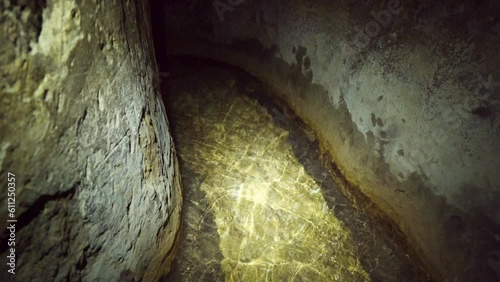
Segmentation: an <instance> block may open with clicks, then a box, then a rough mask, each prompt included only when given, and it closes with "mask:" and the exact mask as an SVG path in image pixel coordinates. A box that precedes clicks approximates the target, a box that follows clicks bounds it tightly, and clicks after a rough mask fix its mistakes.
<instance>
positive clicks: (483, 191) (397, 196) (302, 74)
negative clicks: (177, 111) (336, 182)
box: [163, 0, 500, 281]
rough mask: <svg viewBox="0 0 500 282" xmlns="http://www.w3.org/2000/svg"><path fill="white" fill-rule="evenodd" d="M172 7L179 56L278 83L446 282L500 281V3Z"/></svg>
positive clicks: (171, 38) (171, 29) (171, 28)
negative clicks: (230, 67) (205, 60)
mask: <svg viewBox="0 0 500 282" xmlns="http://www.w3.org/2000/svg"><path fill="white" fill-rule="evenodd" d="M202 2H204V3H202ZM163 8H164V11H163V13H164V14H165V15H167V16H166V17H165V23H164V24H165V28H166V30H167V32H166V37H167V39H168V43H169V45H168V47H167V49H166V51H168V52H169V54H171V55H195V56H201V57H205V58H210V59H216V60H220V61H224V62H227V63H230V64H232V65H235V66H238V67H240V68H242V69H244V70H246V71H248V72H249V73H251V74H253V75H255V76H256V77H258V78H260V79H261V80H263V81H265V82H267V83H268V84H270V85H271V87H273V88H274V90H275V92H276V93H277V95H279V96H280V97H281V98H283V99H285V100H286V101H287V102H288V104H289V105H291V106H292V108H293V109H294V111H295V112H296V113H297V114H298V115H299V116H301V117H302V118H303V119H304V120H305V121H306V122H307V123H308V124H309V125H310V126H311V127H312V128H313V129H315V131H316V133H317V134H318V136H319V138H320V139H321V140H322V142H323V146H324V147H325V149H327V150H328V151H329V153H330V154H331V156H332V159H333V161H334V162H335V163H336V165H337V166H338V167H339V168H340V170H341V171H342V173H343V174H344V175H345V176H346V177H347V179H348V180H349V181H350V182H351V183H352V185H353V186H354V187H357V188H358V189H359V190H360V191H361V192H363V194H365V195H367V196H368V197H369V198H370V199H371V200H373V201H374V203H376V204H377V205H378V206H379V207H380V208H381V209H382V210H383V211H384V212H385V214H386V215H388V216H389V217H390V218H391V219H392V220H394V222H396V223H397V225H398V226H399V228H400V229H401V230H402V231H403V232H404V234H406V236H407V237H408V240H409V241H410V243H411V244H412V246H413V248H414V249H415V250H416V252H417V253H418V254H419V255H420V257H421V259H422V260H423V261H424V263H425V264H426V265H427V267H428V269H429V271H430V272H431V273H432V275H433V276H434V277H435V278H436V279H437V280H445V279H447V280H448V281H490V280H491V279H493V280H495V279H496V278H498V275H499V273H500V272H499V269H500V267H499V254H500V242H499V239H498V235H496V234H499V230H500V229H499V223H500V206H499V205H498V202H499V200H500V193H499V192H500V186H499V183H500V182H499V180H500V174H499V173H498V171H500V161H499V159H498V156H499V155H500V144H499V142H500V141H499V140H500V139H499V135H500V115H499V102H500V100H499V97H500V95H499V91H500V89H499V88H500V73H499V72H498V70H499V69H498V66H499V65H500V57H498V54H497V53H498V50H499V49H500V16H499V11H500V8H499V3H498V1H496V2H495V1H482V3H480V4H478V3H475V4H474V3H468V2H465V1H445V2H442V3H441V2H440V3H435V2H433V1H412V2H407V1H397V0H391V1H365V2H363V3H359V1H348V0H339V1H322V0H313V1H298V0H293V1H278V0H275V1H264V0H262V1H260V0H255V1H241V0H238V1H225V0H221V1H169V2H168V4H166V5H164V6H163ZM495 236H496V237H495Z"/></svg>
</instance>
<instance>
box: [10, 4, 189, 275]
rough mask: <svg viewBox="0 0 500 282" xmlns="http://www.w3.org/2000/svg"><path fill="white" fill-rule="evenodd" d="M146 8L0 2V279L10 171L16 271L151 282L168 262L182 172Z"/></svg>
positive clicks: (163, 271) (175, 221)
mask: <svg viewBox="0 0 500 282" xmlns="http://www.w3.org/2000/svg"><path fill="white" fill-rule="evenodd" d="M149 9H150V7H149V4H148V2H147V1H141V0H109V1H76V0H47V1H22V0H21V1H13V0H2V1H0V17H1V22H2V25H1V26H0V77H1V78H0V91H1V94H0V99H1V101H0V102H1V103H0V105H1V106H0V107H1V110H0V116H1V119H0V132H1V134H2V136H1V139H0V140H1V141H0V167H1V170H0V179H2V181H1V183H2V186H3V187H4V188H5V189H4V188H2V193H0V206H1V207H2V212H1V213H0V222H1V225H2V233H1V243H2V244H1V249H0V253H1V255H0V256H1V257H2V263H1V267H0V268H1V269H0V271H1V273H2V274H1V276H2V277H4V278H5V279H8V278H9V276H8V274H7V269H9V267H8V266H7V265H6V263H5V261H6V260H7V259H6V256H7V255H9V254H10V251H11V250H10V248H11V247H7V239H8V237H9V236H10V234H9V232H8V231H7V229H6V225H5V224H6V222H7V219H8V214H7V212H6V210H7V188H6V187H7V175H8V173H13V174H15V183H16V209H15V212H14V214H15V218H16V219H17V223H15V226H16V246H14V248H15V254H16V269H15V272H16V276H15V279H16V281H118V280H120V279H122V280H123V281H134V279H135V280H136V281H154V280H156V279H158V277H160V276H162V275H164V274H165V273H166V272H168V269H169V264H170V261H171V259H172V257H171V256H172V254H173V249H174V247H173V246H174V245H175V244H174V241H175V240H176V237H177V236H176V235H177V231H178V228H179V221H180V219H179V215H180V208H181V204H180V203H181V194H180V179H179V174H178V165H177V160H176V153H175V150H174V146H173V142H172V139H171V136H170V133H169V128H168V121H167V119H166V114H165V109H164V106H163V103H162V101H161V98H160V96H159V95H158V94H159V92H158V91H159V87H158V85H159V81H158V79H159V78H158V74H157V66H156V63H155V59H154V51H153V46H152V44H153V43H152V38H151V37H152V35H151V31H150V25H151V22H150V18H149ZM11 278H13V277H11ZM2 281H4V280H3V279H2Z"/></svg>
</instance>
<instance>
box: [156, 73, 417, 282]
mask: <svg viewBox="0 0 500 282" xmlns="http://www.w3.org/2000/svg"><path fill="white" fill-rule="evenodd" d="M166 86H167V87H165V88H166V90H165V91H167V92H168V93H169V94H168V95H169V96H168V97H169V98H168V99H167V108H168V111H169V113H170V120H171V124H172V127H173V131H174V136H175V141H176V145H177V150H178V154H179V158H180V160H181V174H182V179H183V185H184V197H185V202H184V207H183V208H184V217H183V220H184V225H183V229H182V234H181V241H182V244H181V247H180V250H179V255H178V259H177V260H176V262H175V264H174V268H173V270H172V273H171V274H170V275H169V277H168V279H167V280H168V281H252V282H253V281H371V280H378V281H422V280H423V278H422V277H423V276H421V274H420V273H419V272H418V271H417V270H415V268H414V267H413V266H412V265H411V264H410V263H409V262H408V261H407V259H406V257H405V255H404V253H403V252H401V251H399V250H397V249H396V248H395V247H394V246H393V245H392V244H391V243H390V240H389V239H388V236H387V235H384V234H383V233H382V232H380V231H379V230H377V228H376V227H373V225H374V224H370V222H368V224H367V222H366V221H368V220H369V218H368V217H366V216H364V215H363V214H362V213H360V212H358V211H357V210H356V209H355V208H353V207H352V204H351V203H350V201H349V200H348V199H347V198H346V197H344V196H343V195H342V193H341V192H340V190H339V189H338V187H337V185H336V184H335V181H334V177H332V175H331V172H329V171H328V170H326V169H324V168H323V167H322V166H321V161H320V153H319V149H318V142H317V141H316V140H315V137H314V134H313V133H312V132H310V131H308V130H307V129H306V128H305V126H304V125H303V124H302V123H301V122H300V121H298V120H297V118H296V117H294V116H293V115H292V114H290V113H289V111H288V110H286V109H284V108H283V107H280V106H276V105H275V104H273V103H272V102H271V101H270V100H269V99H267V98H265V97H266V96H265V95H262V94H263V93H262V92H265V91H266V90H265V88H264V87H263V86H262V85H260V84H259V83H258V82H256V81H254V80H252V79H250V78H248V77H245V76H241V75H236V74H233V73H232V72H231V71H228V70H223V69H219V68H208V69H207V68H202V69H199V70H194V69H191V70H187V71H185V72H181V73H179V74H174V75H172V77H171V78H170V79H169V81H168V82H167V83H166Z"/></svg>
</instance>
